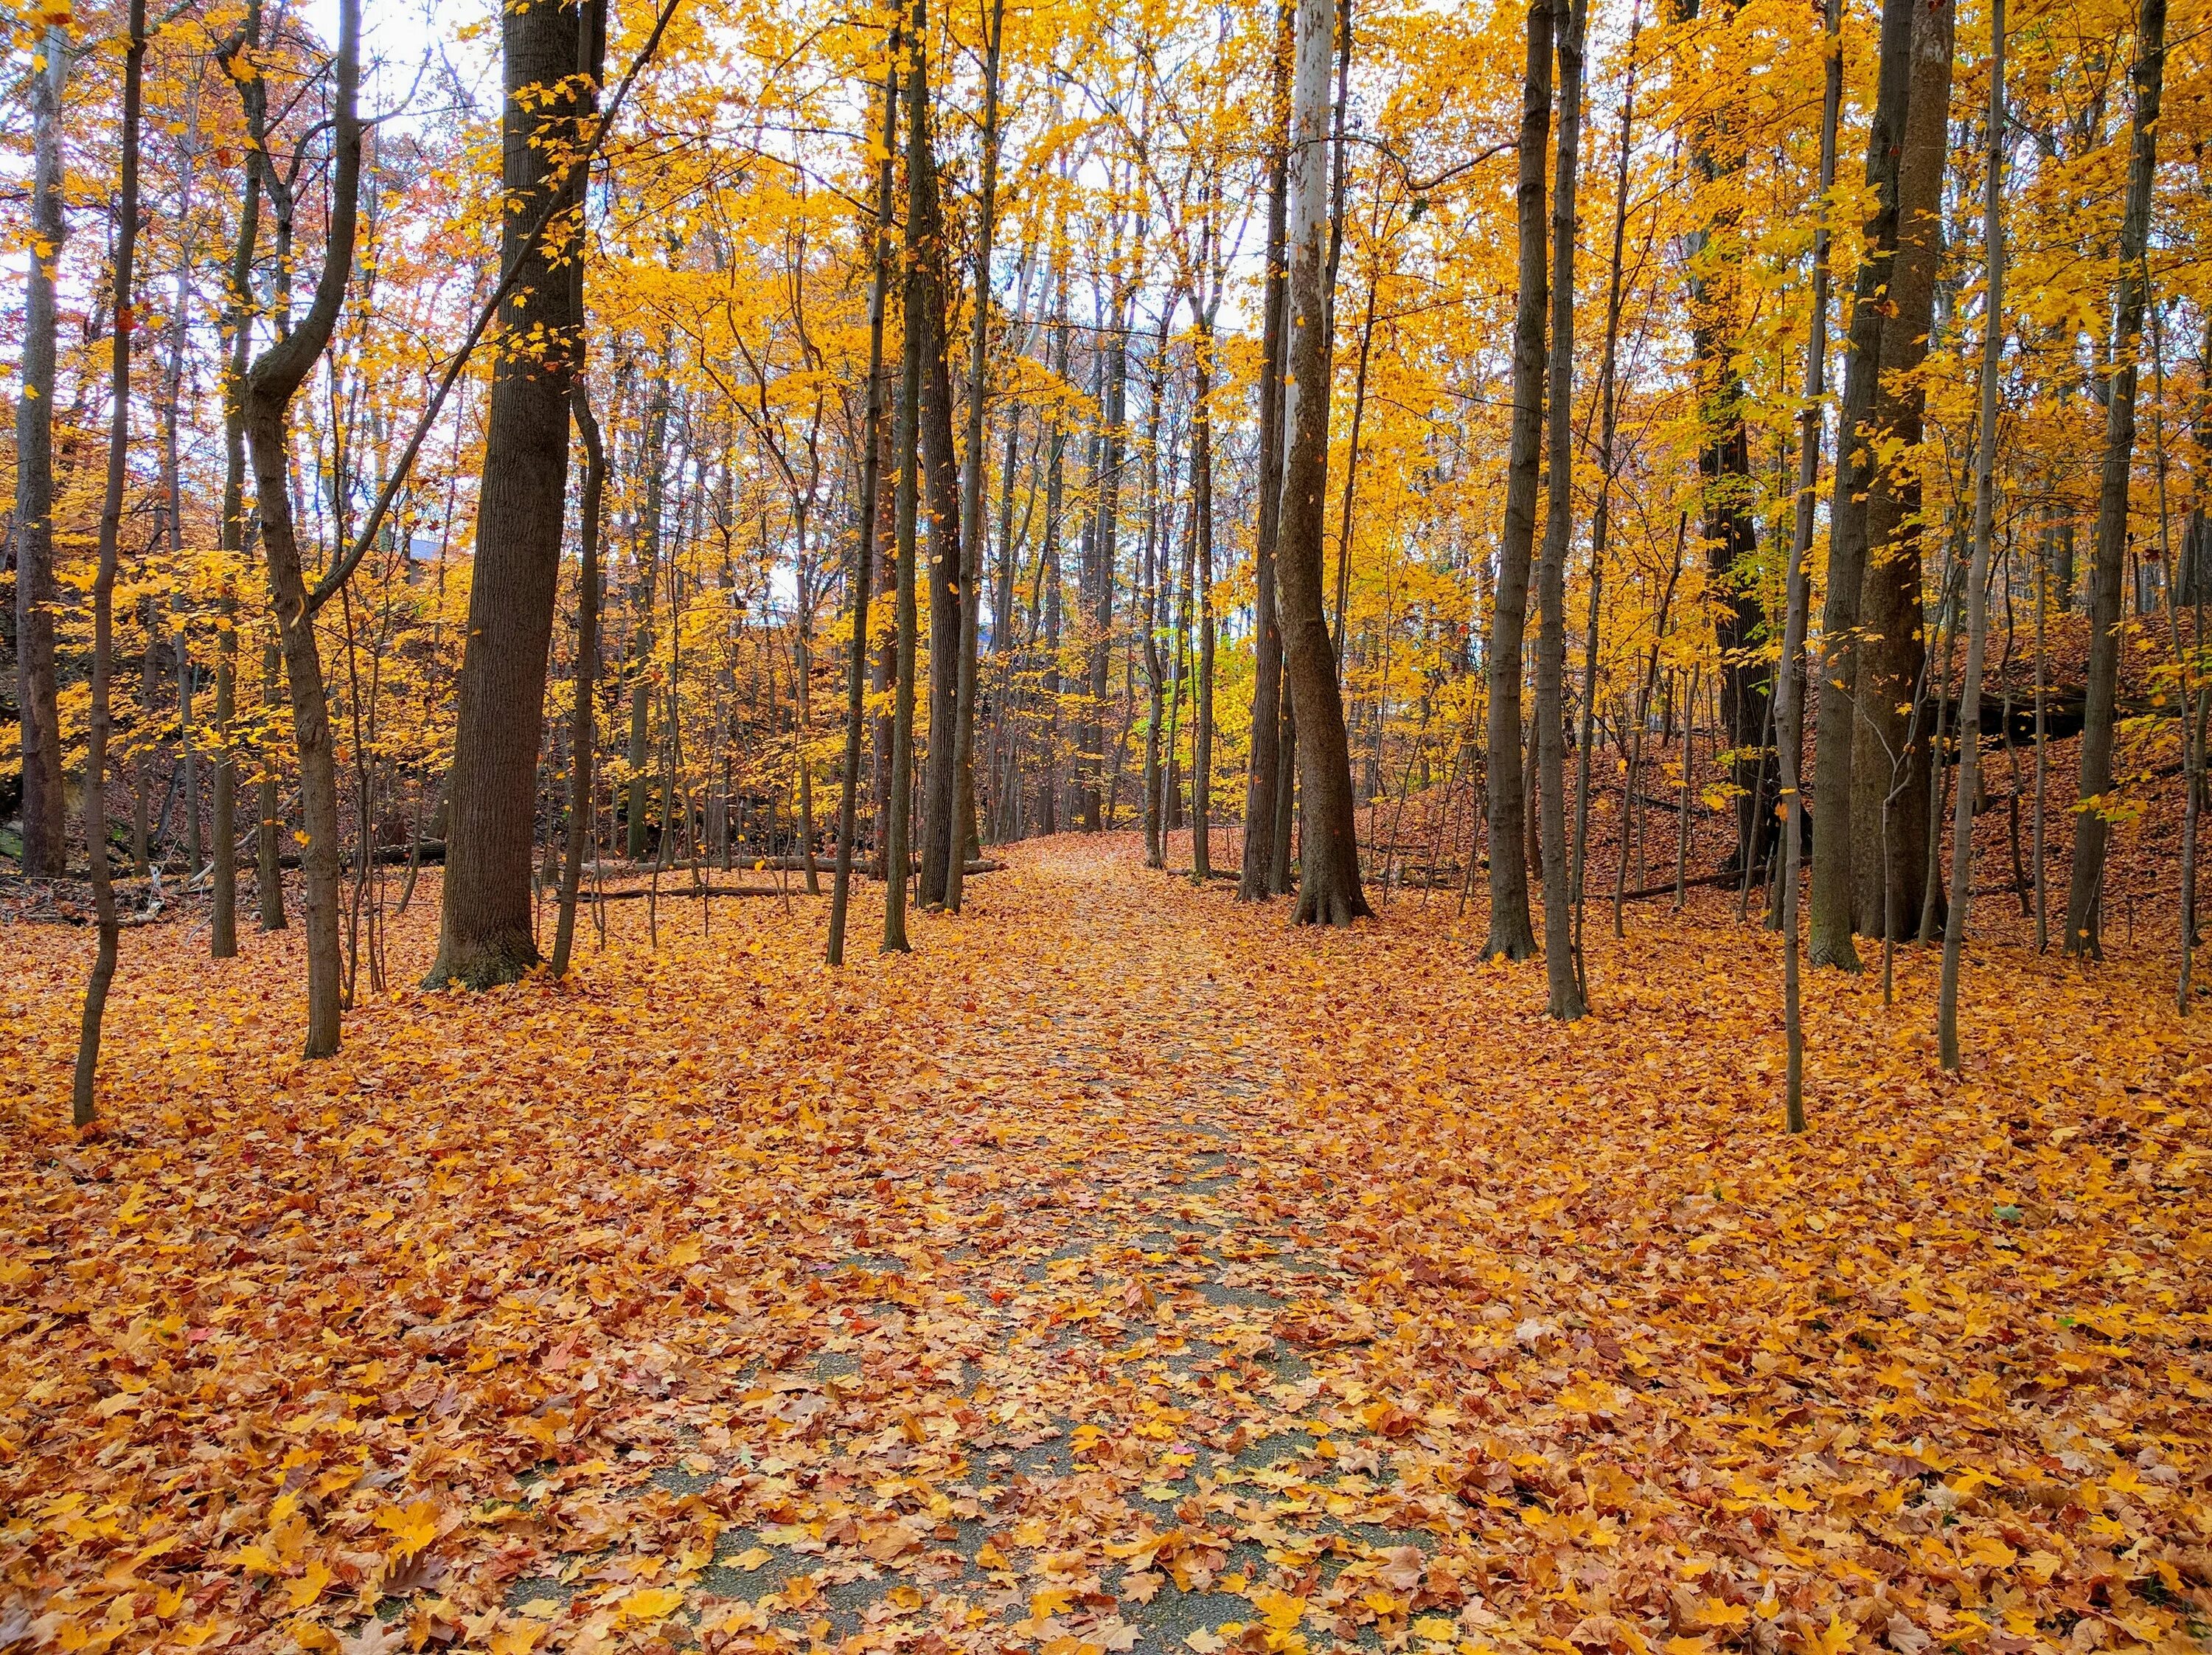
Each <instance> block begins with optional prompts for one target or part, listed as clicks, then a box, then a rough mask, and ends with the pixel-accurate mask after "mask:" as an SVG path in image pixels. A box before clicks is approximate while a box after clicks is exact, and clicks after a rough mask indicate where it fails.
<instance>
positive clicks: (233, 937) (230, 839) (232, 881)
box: [208, 0, 261, 959]
mask: <svg viewBox="0 0 2212 1655" xmlns="http://www.w3.org/2000/svg"><path fill="white" fill-rule="evenodd" d="M260 23H261V9H260V6H259V4H258V0H256V3H254V4H252V5H251V6H250V7H249V9H248V10H247V12H246V22H245V24H244V25H243V26H242V27H240V31H239V33H238V35H237V36H236V39H237V41H238V46H237V48H236V49H237V50H240V51H244V50H246V49H248V48H250V47H251V46H254V45H256V44H258V40H259V38H260V33H261V28H260ZM245 171H246V177H245V179H244V182H243V184H242V186H241V192H240V198H239V208H238V242H237V246H236V250H235V251H234V253H232V255H231V262H230V289H229V292H228V294H227V295H225V304H224V312H225V314H224V324H225V326H226V327H227V328H228V339H227V340H226V341H225V343H226V344H227V345H228V352H227V358H228V359H227V361H226V362H225V365H224V373H223V382H222V522H221V523H220V525H218V532H219V533H220V535H221V537H222V601H221V609H220V613H221V615H222V627H221V629H220V630H219V631H218V632H217V633H216V658H215V731H216V749H217V751H218V753H219V755H220V756H219V757H218V758H217V759H216V767H215V868H214V879H213V882H212V887H211V889H212V895H213V897H214V912H213V915H212V917H211V920H210V926H209V937H208V952H209V955H210V958H215V959H232V958H236V957H237V954H238V858H237V856H236V855H235V854H234V844H235V841H236V838H237V835H238V820H237V818H238V756H237V752H236V750H235V749H234V747H233V745H232V741H231V721H232V719H233V717H234V715H235V714H236V712H237V703H238V630H237V624H236V617H237V612H238V599H237V594H236V588H235V587H234V581H235V580H236V578H237V576H236V564H237V563H238V561H239V559H240V557H242V556H243V555H244V552H245V549H246V408H245V403H244V400H243V399H244V396H245V391H246V369H247V368H250V367H251V366H252V360H253V256H254V253H255V250H256V243H257V242H258V240H259V239H260V233H261V173H260V168H259V167H258V166H257V165H255V164H254V163H253V162H252V160H251V158H249V159H248V161H247V164H246V169H245Z"/></svg>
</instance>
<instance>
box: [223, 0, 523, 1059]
mask: <svg viewBox="0 0 2212 1655" xmlns="http://www.w3.org/2000/svg"><path fill="white" fill-rule="evenodd" d="M338 16H339V30H338V57H337V126H336V131H335V133H334V135H333V137H332V139H331V143H332V146H333V148H334V149H335V151H336V160H335V164H334V167H333V177H332V182H331V209H330V211H331V222H330V226H329V228H328V230H327V231H326V233H325V240H324V248H323V265H322V273H321V276H320V277H319V279H318V280H317V283H316V285H315V297H314V301H313V304H312V305H311V306H310V307H309V308H308V312H307V315H306V317H305V318H303V319H301V322H300V325H299V326H297V327H295V328H294V329H293V330H292V331H291V332H289V334H288V335H286V336H285V337H284V338H281V339H279V340H278V341H277V343H276V344H273V345H271V346H270V348H269V349H268V350H265V351H264V352H263V353H262V355H261V356H260V357H259V358H258V360H256V362H254V364H253V367H252V370H251V371H250V372H249V373H248V374H246V392H245V399H244V402H245V422H246V441H247V444H248V446H249V447H250V448H251V450H252V456H253V481H254V489H255V497H256V500H257V501H258V505H259V508H260V513H261V555H262V561H263V563H264V566H265V567H266V569H267V570H268V575H269V595H270V606H271V608H272V609H273V610H274V611H275V615H276V625H277V629H278V647H279V648H280V649H281V650H282V651H283V660H284V671H285V678H286V680H287V683H288V685H289V689H290V691H291V700H292V739H293V745H294V748H295V751H296V752H297V754H298V758H299V764H300V799H301V817H302V818H303V820H302V824H303V826H304V827H305V828H306V830H307V843H306V845H305V846H304V847H303V848H302V850H301V857H300V866H301V876H302V878H301V884H302V887H303V894H304V898H305V904H306V908H307V1046H306V1055H307V1056H309V1057H328V1056H331V1054H332V1053H334V1052H336V1051H337V1049H338V1003H339V996H340V994H341V991H342V986H343V985H342V970H343V962H342V961H341V959H340V958H339V953H338V797H337V755H336V753H335V751H334V750H333V748H332V745H331V715H330V703H329V700H328V697H326V695H325V691H324V687H323V665H322V657H321V654H320V653H319V650H318V648H317V647H316V642H315V624H314V615H313V611H311V610H310V609H309V608H308V603H307V581H306V579H305V577H304V575H303V574H302V572H301V563H300V547H299V541H298V538H297V536H296V534H295V530H294V527H293V523H292V495H291V487H290V479H289V476H288V474H287V473H288V471H289V465H288V462H289V458H290V453H289V450H290V442H289V415H290V410H291V404H292V398H293V397H294V395H295V393H296V392H298V391H299V388H300V386H301V383H302V382H303V381H305V380H306V379H307V374H308V373H309V372H310V371H311V370H312V369H313V367H314V365H315V362H317V360H318V359H319V358H320V356H322V354H323V351H324V350H325V348H327V346H328V345H329V344H330V339H331V332H332V330H333V329H334V328H335V327H336V326H337V319H338V311H339V309H340V307H342V306H343V304H344V302H345V295H346V286H347V283H349V281H350V280H351V277H352V274H353V251H354V248H353V244H354V223H355V214H356V198H357V196H358V193H359V185H360V179H361V123H360V120H359V119H358V117H357V116H356V113H355V104H356V91H357V88H358V86H359V82H360V78H361V75H360V63H359V58H360V51H359V37H360V33H361V8H360V3H359V0H340V6H339V12H338ZM528 826H529V821H528V815H527V812H526V819H525V821H524V828H525V837H524V843H523V849H524V852H525V855H527V853H528V850H529V840H528V834H527V829H528ZM448 843H449V844H450V843H451V838H450V836H449V837H448ZM447 867H448V870H449V872H448V877H449V878H450V868H451V862H450V861H448V863H447ZM525 876H526V877H527V868H526V869H525ZM527 902H528V897H527V892H526V893H525V918H526V919H527V916H528V910H527Z"/></svg>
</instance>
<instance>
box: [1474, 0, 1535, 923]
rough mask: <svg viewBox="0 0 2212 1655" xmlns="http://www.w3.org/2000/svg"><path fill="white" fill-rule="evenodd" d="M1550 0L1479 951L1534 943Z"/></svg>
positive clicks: (1523, 257)
mask: <svg viewBox="0 0 2212 1655" xmlns="http://www.w3.org/2000/svg"><path fill="white" fill-rule="evenodd" d="M1552 36H1553V0H1528V66H1527V69H1526V71H1525V73H1524V76H1523V78H1522V98H1521V157H1520V182H1519V185H1518V186H1517V189H1516V216H1517V219H1518V223H1519V228H1520V243H1521V250H1520V293H1519V295H1518V297H1517V299H1516V301H1515V307H1514V322H1513V434H1512V443H1511V451H1510V455H1509V457H1508V459H1507V462H1506V472H1505V527H1504V533H1503V534H1502V535H1501V536H1500V537H1499V540H1498V589H1497V593H1496V595H1495V597H1494V598H1493V599H1492V605H1491V611H1490V648H1489V650H1488V652H1487V660H1486V666H1487V667H1488V669H1489V674H1490V726H1489V739H1488V742H1487V745H1486V758H1487V761H1488V768H1489V793H1490V800H1489V803H1490V812H1489V813H1490V934H1489V936H1488V937H1487V939H1486V940H1485V941H1484V943H1483V945H1482V951H1483V952H1484V954H1485V955H1486V956H1490V957H1492V958H1494V957H1496V956H1498V955H1501V954H1502V955H1504V957H1505V958H1508V959H1526V958H1528V956H1529V955H1531V954H1533V953H1534V952H1536V937H1535V933H1534V930H1532V929H1531V928H1530V926H1529V923H1528V851H1527V849H1526V847H1525V845H1524V843H1523V842H1522V816H1523V815H1524V814H1525V813H1526V811H1527V807H1528V806H1527V798H1526V789H1527V777H1526V776H1524V775H1523V774H1522V763H1521V675H1522V664H1521V657H1522V640H1523V637H1524V636H1525V634H1526V632H1527V630H1528V566H1529V561H1530V556H1531V554H1532V552H1533V551H1534V547H1535V541H1536V488H1537V480H1538V467H1539V462H1540V461H1541V458H1542V453H1541V450H1542V447H1543V431H1544V368H1545V363H1544V308H1545V304H1546V301H1547V296H1548V295H1547V288H1546V276H1545V266H1544V255H1545V252H1546V246H1545V223H1544V151H1545V149H1546V148H1547V141H1548V139H1549V137H1550V135H1551V130H1552V49H1553V40H1552Z"/></svg>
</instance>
